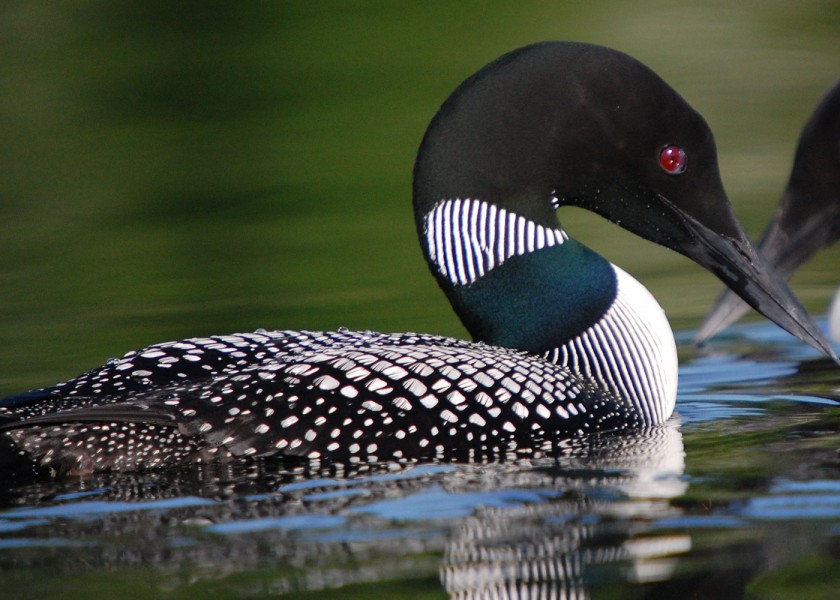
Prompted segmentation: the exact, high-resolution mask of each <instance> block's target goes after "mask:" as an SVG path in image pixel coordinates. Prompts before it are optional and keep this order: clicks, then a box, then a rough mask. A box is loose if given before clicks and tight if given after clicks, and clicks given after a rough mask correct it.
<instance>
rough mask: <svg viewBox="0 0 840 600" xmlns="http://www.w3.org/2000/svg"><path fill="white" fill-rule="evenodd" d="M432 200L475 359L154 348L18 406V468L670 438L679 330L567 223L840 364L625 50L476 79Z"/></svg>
mask: <svg viewBox="0 0 840 600" xmlns="http://www.w3.org/2000/svg"><path fill="white" fill-rule="evenodd" d="M413 200H414V216H415V221H416V226H417V233H418V236H419V241H420V244H421V246H422V249H423V253H424V256H425V258H426V260H427V262H428V265H429V267H430V269H431V271H432V273H433V274H434V276H435V278H436V279H437V282H438V284H439V285H440V287H441V288H442V289H443V291H444V292H445V294H446V295H447V297H448V298H449V300H450V303H451V305H452V307H453V309H454V310H455V312H456V313H457V315H458V316H459V318H460V319H461V321H462V322H463V324H464V325H465V326H466V328H467V330H468V331H469V332H470V334H471V335H472V337H473V339H474V341H472V342H467V341H461V340H457V339H452V338H446V337H441V336H435V335H424V334H415V333H398V334H383V333H374V332H367V331H358V332H353V331H348V330H346V329H339V330H338V331H333V332H311V331H264V330H259V331H256V332H253V333H243V334H238V335H222V336H214V337H209V338H196V339H186V340H180V341H175V342H168V343H162V344H157V345H153V346H149V347H146V348H144V349H141V350H138V351H135V352H129V353H128V354H126V355H125V356H123V357H122V358H119V359H112V360H109V361H107V362H106V364H105V365H104V366H102V367H100V368H98V369H94V370H92V371H89V372H87V373H85V374H83V375H80V376H79V377H77V378H75V379H71V380H69V381H66V382H63V383H59V384H57V385H54V386H52V387H47V388H43V389H38V390H34V391H31V392H26V393H23V394H20V395H17V396H12V397H9V398H6V399H5V400H2V401H0V453H2V454H5V455H6V456H14V457H15V459H18V460H24V461H27V463H31V464H32V465H33V469H40V470H42V471H44V472H46V473H50V474H59V475H61V474H87V473H91V472H95V471H102V470H116V471H121V470H123V471H124V470H143V469H150V468H158V467H169V466H174V465H180V464H187V463H195V462H203V461H228V460H235V459H239V458H243V457H253V458H257V459H259V458H269V457H281V458H284V457H300V458H301V459H303V460H318V461H334V462H335V463H336V464H338V463H341V464H346V463H359V462H363V461H364V462H376V461H382V462H384V461H397V462H407V461H412V460H421V459H429V460H434V459H439V458H444V457H447V456H452V455H454V456H458V457H462V458H466V459H475V460H481V459H483V458H486V457H494V456H500V455H502V456H504V455H505V454H506V453H508V452H509V451H511V450H512V449H520V448H527V447H531V446H532V445H534V444H537V443H540V442H547V441H548V442H551V441H552V440H562V439H566V440H570V439H575V438H578V437H583V436H586V435H588V434H598V433H601V432H611V431H625V430H641V429H643V428H646V427H650V426H655V425H658V424H660V423H662V422H663V421H665V420H666V419H668V418H669V416H670V415H671V413H672V412H673V410H674V405H675V401H676V389H677V353H676V346H675V342H674V337H673V333H672V331H671V328H670V326H669V324H668V321H667V320H666V318H665V316H664V313H663V311H662V309H661V308H660V306H659V304H658V303H657V302H656V300H655V299H654V298H653V296H652V295H651V294H650V292H648V291H647V290H646V289H645V288H644V287H643V286H642V285H641V284H640V283H639V282H638V281H636V280H635V279H634V278H633V277H631V276H630V275H629V274H627V273H626V272H624V271H623V270H621V269H620V268H619V267H617V266H615V265H613V264H612V263H610V262H609V261H607V260H606V259H605V258H603V257H601V256H600V255H598V254H596V253H595V252H594V251H592V250H590V249H588V248H587V247H586V246H584V245H582V244H581V243H579V242H577V241H576V240H574V239H573V238H571V237H570V236H569V235H568V233H567V232H566V231H565V230H564V229H563V228H562V227H561V225H560V222H559V220H558V218H557V215H556V211H557V209H558V208H559V207H560V206H565V205H576V206H579V207H583V208H585V209H589V210H591V211H594V212H595V213H598V214H600V215H602V216H603V217H605V218H607V219H609V220H610V221H612V222H614V223H616V224H619V225H620V226H621V227H624V228H625V229H627V230H629V231H632V232H634V233H636V234H638V235H640V236H641V237H643V238H646V239H648V240H650V241H653V242H657V243H659V244H662V245H664V246H666V247H668V248H671V249H673V250H676V251H678V252H681V253H682V254H684V255H686V256H688V257H689V258H691V259H693V260H694V261H696V262H697V263H699V264H700V265H702V266H704V267H705V268H707V269H709V270H710V271H712V272H713V273H715V274H716V275H718V276H719V277H720V278H721V279H722V280H723V281H724V282H725V283H726V284H728V285H729V286H731V287H733V289H735V290H736V291H737V292H738V293H739V294H740V295H741V296H742V297H744V299H745V300H747V301H748V302H750V304H752V305H753V306H754V307H755V308H757V309H758V310H759V311H760V312H762V313H763V314H765V315H766V316H767V317H768V318H770V319H772V320H773V321H775V322H776V323H778V324H779V325H780V326H782V327H784V328H786V329H787V330H788V331H790V332H791V333H793V334H795V335H797V336H798V337H800V338H801V339H802V340H804V341H806V342H808V343H810V344H812V345H814V346H815V347H817V348H820V349H821V350H823V351H824V352H826V353H828V354H829V355H831V356H834V355H833V353H832V350H831V348H830V346H829V345H828V344H827V342H825V340H824V339H823V338H822V336H821V334H820V332H819V330H818V329H817V327H816V326H815V325H814V324H813V322H812V321H811V320H810V318H809V317H808V315H807V313H806V312H805V311H804V309H803V308H802V307H801V306H800V305H799V303H798V302H797V300H796V299H795V298H794V296H793V294H792V293H791V292H790V290H789V289H788V288H787V286H786V285H785V283H784V282H783V281H782V280H781V279H780V278H778V277H777V276H776V275H775V274H774V273H773V272H772V271H771V270H769V269H766V268H765V266H764V264H763V262H762V260H761V259H760V257H759V255H758V254H757V253H756V252H755V250H754V248H753V247H752V245H751V243H750V242H749V240H748V239H747V237H746V235H745V234H744V232H743V229H742V228H741V226H740V224H739V223H738V222H737V220H736V219H735V217H734V215H733V213H732V210H731V208H730V206H729V202H728V200H727V198H726V194H725V192H724V189H723V184H722V183H721V180H720V175H719V171H718V164H717V155H716V150H715V144H714V139H713V136H712V133H711V131H710V129H709V127H708V126H707V124H706V123H705V121H704V120H703V118H702V117H701V116H700V115H699V114H698V113H697V112H695V111H694V110H693V109H692V108H691V107H690V106H689V105H688V103H687V102H686V101H685V100H683V99H682V97H680V96H679V95H678V94H677V93H676V92H675V91H674V90H673V89H672V88H670V87H669V86H668V85H667V84H666V83H665V82H664V81H663V80H662V79H660V78H659V77H658V76H657V75H656V74H655V73H654V72H653V71H651V70H650V69H649V68H647V67H646V66H644V65H643V64H641V63H640V62H638V61H636V60H635V59H633V58H631V57H629V56H627V55H626V54H623V53H621V52H618V51H615V50H611V49H608V48H604V47H601V46H595V45H589V44H584V43H569V42H545V43H538V44H534V45H530V46H526V47H524V48H520V49H518V50H514V51H512V52H510V53H508V54H506V55H503V56H502V57H500V58H498V59H497V60H495V61H494V62H492V63H490V64H489V65H487V66H485V67H484V68H482V69H481V70H479V71H478V72H477V73H475V74H474V75H473V76H471V77H469V78H468V79H467V80H465V81H464V82H463V83H462V84H461V85H460V86H459V87H458V88H457V89H456V90H455V91H454V92H453V93H452V94H451V95H450V97H449V98H448V99H447V100H446V101H445V102H444V104H443V105H442V106H441V108H440V109H439V111H438V113H437V114H436V116H435V117H434V118H433V120H432V122H431V124H430V125H429V127H428V129H427V131H426V134H425V136H424V138H423V140H422V142H421V145H420V149H419V151H418V155H417V159H416V162H415V168H414V186H413ZM551 443H555V442H551Z"/></svg>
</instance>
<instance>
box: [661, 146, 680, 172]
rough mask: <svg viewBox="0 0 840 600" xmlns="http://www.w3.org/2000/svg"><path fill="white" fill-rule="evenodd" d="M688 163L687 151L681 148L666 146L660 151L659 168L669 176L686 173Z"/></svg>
mask: <svg viewBox="0 0 840 600" xmlns="http://www.w3.org/2000/svg"><path fill="white" fill-rule="evenodd" d="M686 161H687V159H686V156H685V150H683V149H682V148H680V147H679V146H665V147H664V148H662V150H660V151H659V166H660V167H662V170H663V171H665V172H666V173H668V174H669V175H679V174H680V173H682V172H683V171H685V163H686Z"/></svg>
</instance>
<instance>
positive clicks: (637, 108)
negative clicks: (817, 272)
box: [414, 42, 833, 370]
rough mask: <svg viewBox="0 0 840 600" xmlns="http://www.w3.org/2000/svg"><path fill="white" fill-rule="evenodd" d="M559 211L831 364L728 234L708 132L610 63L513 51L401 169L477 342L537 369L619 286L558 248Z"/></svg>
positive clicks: (809, 328) (427, 249)
mask: <svg viewBox="0 0 840 600" xmlns="http://www.w3.org/2000/svg"><path fill="white" fill-rule="evenodd" d="M561 205H576V206H579V207H582V208H585V209H588V210H591V211H593V212H596V213H598V214H600V215H602V216H604V217H606V218H607V219H609V220H611V221H613V222H614V223H616V224H618V225H620V226H621V227H623V228H625V229H627V230H629V231H632V232H633V233H636V234H637V235H639V236H641V237H643V238H646V239H648V240H650V241H653V242H656V243H659V244H661V245H663V246H666V247H668V248H671V249H673V250H676V251H677V252H680V253H682V254H684V255H686V256H688V257H689V258H691V259H693V260H694V261H695V262H697V263H699V264H700V265H702V266H703V267H705V268H706V269H708V270H710V271H711V272H713V273H714V274H715V275H717V276H718V277H719V278H721V279H722V280H723V281H724V282H725V283H726V284H727V285H728V286H729V287H731V288H732V289H733V290H734V291H735V292H736V293H738V294H739V295H740V296H741V297H742V298H744V300H746V301H747V302H748V303H750V304H751V305H752V306H753V307H755V308H756V309H757V310H759V311H760V312H761V313H763V314H764V315H765V316H767V317H768V318H770V319H772V320H773V321H775V322H776V323H778V324H779V325H780V326H782V327H783V328H785V329H786V330H788V331H789V332H791V333H793V334H794V335H796V336H798V337H800V338H801V339H803V340H804V341H806V342H808V343H810V344H812V345H814V346H815V347H817V348H820V349H821V350H823V351H825V352H826V353H829V354H831V355H833V354H832V351H831V349H830V347H829V345H828V344H827V342H825V340H824V339H823V337H822V335H821V334H820V332H819V330H818V329H817V327H816V326H815V325H814V324H813V322H812V321H811V319H810V317H809V316H808V315H807V313H806V312H805V311H804V309H803V308H802V307H801V305H800V304H799V302H798V301H797V300H796V299H795V297H794V296H793V294H792V293H791V292H790V290H789V289H788V288H787V286H786V285H785V283H784V282H783V281H782V280H781V279H780V278H779V277H777V276H776V274H775V273H774V272H773V271H772V270H771V269H769V268H767V266H766V265H765V264H764V261H763V260H762V259H761V258H760V256H759V255H758V254H757V253H756V251H755V250H754V248H753V246H752V245H751V243H750V242H749V240H748V238H747V237H746V235H745V234H744V232H743V229H742V227H741V226H740V224H739V223H738V221H737V220H736V219H735V217H734V215H733V213H732V210H731V207H730V205H729V202H728V200H727V197H726V193H725V191H724V188H723V184H722V183H721V179H720V174H719V169H718V164H717V153H716V149H715V143H714V138H713V136H712V133H711V131H710V129H709V127H708V125H707V124H706V123H705V121H704V120H703V118H702V117H701V116H700V115H699V114H698V113H697V112H696V111H695V110H693V109H692V108H691V107H690V106H689V105H688V103H687V102H686V101H685V100H683V99H682V98H681V97H680V96H679V95H678V94H677V93H676V92H675V91H674V90H673V89H672V88H671V87H669V86H668V85H667V84H666V83H665V82H664V81H663V80H662V79H661V78H659V77H658V76H657V75H656V74H655V73H654V72H653V71H651V70H650V69H649V68H647V67H646V66H644V65H643V64H641V63H640V62H638V61H636V60H634V59H633V58H631V57H629V56H627V55H625V54H623V53H621V52H617V51H615V50H611V49H608V48H604V47H600V46H595V45H589V44H581V43H565V42H548V43H540V44H535V45H531V46H527V47H524V48H521V49H518V50H515V51H513V52H511V53H509V54H506V55H504V56H502V57H501V58H499V59H497V60H496V61H494V62H492V63H490V64H489V65H487V66H486V67H484V68H482V69H481V70H479V71H478V72H477V73H476V74H474V75H473V76H472V77H470V78H469V79H467V80H466V81H464V82H463V83H462V84H461V85H460V86H459V87H458V88H457V89H456V90H455V91H454V92H453V93H452V95H451V96H450V97H449V98H448V99H447V100H446V101H445V102H444V104H443V105H442V107H441V108H440V110H439V112H438V113H437V115H436V116H435V118H434V119H433V120H432V122H431V124H430V125H429V128H428V130H427V132H426V135H425V137H424V139H423V142H422V144H421V146H420V150H419V153H418V156H417V160H416V164H415V169H414V210H415V219H416V223H417V228H418V234H419V236H420V240H421V245H422V246H423V248H424V253H425V256H426V259H427V261H428V262H429V264H430V267H431V269H432V271H433V273H434V274H435V276H436V278H437V280H438V282H439V284H440V285H441V287H442V288H443V290H444V292H445V293H446V294H447V296H448V297H449V299H450V302H451V303H452V305H453V307H454V309H455V311H456V312H457V314H458V315H459V317H460V318H461V320H462V322H463V323H464V325H465V326H466V327H467V329H468V330H469V331H470V333H471V334H472V335H473V337H474V338H475V339H477V340H480V341H485V342H489V343H493V344H498V345H507V346H514V347H517V348H520V349H524V350H528V351H531V352H543V353H546V352H550V351H551V350H552V349H556V348H560V347H562V346H564V345H565V344H567V343H568V342H569V341H570V340H573V339H575V336H579V335H581V334H582V333H585V332H586V331H588V330H589V329H590V328H591V327H593V325H595V324H597V323H598V322H599V320H600V319H602V318H603V316H604V315H605V314H607V313H608V311H609V310H610V307H612V306H613V305H614V303H615V299H616V297H617V296H618V295H619V294H618V288H620V287H621V282H622V277H623V276H621V275H619V276H616V271H615V269H613V268H611V265H609V263H607V261H606V260H605V259H603V258H601V257H599V256H598V255H597V254H595V253H594V252H592V251H591V250H589V249H587V248H585V247H584V246H582V245H581V244H578V243H577V242H575V241H574V240H571V239H569V238H568V236H567V235H566V233H565V232H564V231H563V230H562V228H561V227H560V223H559V221H558V219H557V216H556V209H557V207H558V206H561ZM628 277H629V276H628ZM646 326H647V325H644V324H643V325H642V327H646ZM619 327H620V324H619ZM668 336H671V333H670V329H669V330H668ZM590 358H592V357H590ZM592 360H597V357H594V358H592ZM610 360H612V358H610ZM616 368H617V369H618V370H620V367H616ZM640 368H643V365H641V366H640ZM596 370H597V369H596Z"/></svg>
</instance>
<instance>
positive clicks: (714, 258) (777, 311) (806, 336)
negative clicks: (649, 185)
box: [683, 214, 838, 362]
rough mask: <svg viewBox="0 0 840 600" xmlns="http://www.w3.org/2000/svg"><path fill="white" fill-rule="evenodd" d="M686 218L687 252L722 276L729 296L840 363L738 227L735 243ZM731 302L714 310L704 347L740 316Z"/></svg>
mask: <svg viewBox="0 0 840 600" xmlns="http://www.w3.org/2000/svg"><path fill="white" fill-rule="evenodd" d="M683 218H684V219H685V224H686V226H687V228H688V229H689V230H690V232H691V234H692V243H691V244H688V245H687V247H684V248H683V251H684V252H685V253H686V254H687V255H688V256H689V257H690V258H692V259H694V260H695V261H696V262H698V263H699V264H701V265H703V266H704V267H705V268H707V269H708V270H709V271H711V272H712V273H714V274H715V275H717V276H718V277H719V278H720V279H721V280H722V281H723V282H724V283H725V284H726V285H727V286H728V287H729V289H730V290H732V291H733V292H734V293H735V294H737V295H738V296H740V297H741V299H743V300H744V301H745V302H746V303H747V304H749V305H750V306H752V307H753V308H754V309H755V310H757V311H758V312H760V313H761V314H763V315H764V316H765V317H767V318H768V319H770V320H771V321H773V322H774V323H776V324H777V325H778V326H779V327H781V328H782V329H784V330H786V331H788V332H789V333H791V334H793V335H795V336H796V337H798V338H799V339H800V340H802V341H804V342H806V343H808V344H810V345H811V346H813V347H814V348H816V349H818V350H820V351H821V352H824V353H825V354H827V355H828V356H829V357H831V359H832V360H834V361H835V362H838V358H837V355H836V354H835V353H834V350H833V349H832V348H831V346H830V344H829V343H828V342H827V341H826V339H825V338H824V337H823V334H822V333H821V332H820V330H819V328H817V326H816V324H815V323H814V322H813V320H812V319H811V317H810V316H809V315H808V313H807V312H806V310H805V309H804V308H803V307H802V305H801V304H800V303H799V301H798V300H797V299H796V297H795V296H794V295H793V292H791V291H790V288H788V286H787V284H786V283H785V282H784V280H783V279H782V278H781V276H780V275H778V274H777V273H776V272H775V271H774V270H773V268H772V267H771V266H770V263H769V262H768V261H766V260H765V259H764V258H762V256H761V255H760V254H759V253H758V252H757V251H756V249H755V248H754V247H753V245H752V243H750V241H749V239H748V238H747V236H746V234H744V232H743V230H742V229H741V227H740V226H739V225H737V222H735V225H736V229H735V230H736V231H737V234H738V236H737V237H730V236H727V235H721V234H720V233H718V232H716V231H713V230H711V229H709V228H708V227H706V226H705V225H703V224H702V223H700V222H699V221H697V220H695V219H694V218H692V217H691V216H690V215H686V214H683ZM733 221H734V218H733ZM730 296H731V294H730ZM732 298H733V301H734V300H737V299H735V298H734V297H732ZM731 302H732V301H730V300H728V299H721V300H720V301H719V302H718V305H720V304H722V303H723V304H724V305H725V306H724V307H723V308H721V309H718V306H716V307H715V309H714V311H713V314H712V315H711V316H710V318H709V319H707V320H706V322H705V323H704V324H703V326H702V327H701V330H700V331H699V332H698V334H697V336H696V337H695V341H698V343H700V342H702V341H703V340H706V339H708V337H709V335H711V334H709V333H708V332H710V331H711V332H714V331H717V329H715V328H716V327H718V326H720V324H721V323H723V324H724V325H725V324H727V323H728V322H730V321H727V319H731V318H733V317H732V315H733V314H735V312H734V311H736V310H739V308H738V307H735V308H732V307H731V306H730V303H731ZM718 311H719V312H718Z"/></svg>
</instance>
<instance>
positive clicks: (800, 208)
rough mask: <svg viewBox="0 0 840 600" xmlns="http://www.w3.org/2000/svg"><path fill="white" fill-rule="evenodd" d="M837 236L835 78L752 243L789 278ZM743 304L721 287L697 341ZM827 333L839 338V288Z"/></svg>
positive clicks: (839, 157)
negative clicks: (774, 206) (776, 201)
mask: <svg viewBox="0 0 840 600" xmlns="http://www.w3.org/2000/svg"><path fill="white" fill-rule="evenodd" d="M837 238H840V81H838V82H836V83H835V84H834V85H833V86H832V87H831V88H830V89H829V91H828V92H826V93H825V95H824V96H823V97H822V100H820V102H819V104H818V105H817V107H816V109H815V110H814V113H813V114H812V115H811V117H810V118H809V119H808V122H807V123H806V124H805V127H804V128H803V130H802V134H801V135H800V137H799V143H798V144H797V148H796V154H795V155H794V159H793V167H792V168H791V172H790V177H789V178H788V183H787V187H786V188H785V191H784V193H783V194H782V199H781V202H780V203H779V207H778V209H777V210H776V213H775V215H774V216H773V219H772V220H771V221H770V223H769V224H768V225H767V227H766V229H765V230H764V233H763V235H762V236H761V239H760V241H759V243H758V249H759V251H760V252H761V253H762V254H763V255H764V258H765V259H766V260H767V262H769V263H770V264H771V265H772V266H773V268H774V269H775V270H776V272H777V273H778V274H779V275H781V276H782V277H783V278H785V279H789V278H790V277H791V276H792V275H793V274H794V272H795V271H796V270H797V269H798V268H799V267H800V266H802V264H804V263H805V262H806V261H807V260H808V259H810V258H811V257H812V256H814V254H816V252H817V251H818V250H820V249H821V248H823V247H825V246H828V245H829V244H832V243H833V242H835V241H836V240H837ZM748 310H749V307H748V306H747V305H746V304H744V303H743V302H742V301H741V300H740V299H739V298H738V297H737V296H735V295H733V294H732V293H731V292H728V291H724V292H723V293H722V294H721V295H720V297H719V298H718V300H717V302H716V303H715V305H714V307H713V308H712V310H711V311H710V312H709V315H708V316H707V317H706V319H705V320H704V321H703V324H702V325H701V326H700V328H699V329H698V331H697V334H696V336H695V341H696V342H697V343H698V344H702V343H704V342H705V341H707V340H708V339H709V338H711V337H712V336H714V335H715V334H716V333H718V332H719V331H721V330H722V329H724V328H725V327H727V326H728V325H730V324H732V323H734V322H735V321H737V320H738V319H740V318H741V317H742V316H743V315H744V314H746V312H747V311H748ZM829 333H830V336H831V338H833V339H834V340H835V341H840V290H838V292H837V293H835V296H834V300H833V301H832V303H831V308H830V310H829Z"/></svg>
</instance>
